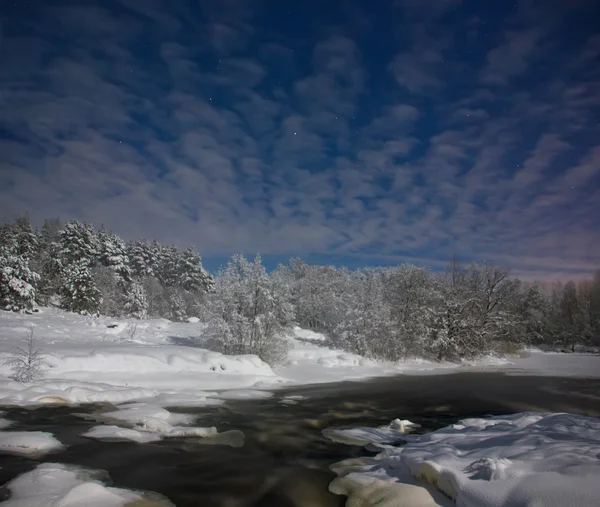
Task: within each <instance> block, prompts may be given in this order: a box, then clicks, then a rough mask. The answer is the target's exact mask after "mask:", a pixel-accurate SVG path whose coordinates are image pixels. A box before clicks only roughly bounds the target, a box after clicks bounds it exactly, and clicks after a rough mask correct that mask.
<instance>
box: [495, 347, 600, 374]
mask: <svg viewBox="0 0 600 507" xmlns="http://www.w3.org/2000/svg"><path fill="white" fill-rule="evenodd" d="M511 363H512V364H510V365H507V366H506V367H505V368H503V369H504V370H505V371H507V372H508V373H513V374H519V375H523V374H525V375H549V376H554V377H587V378H594V377H598V376H599V375H600V354H577V353H574V354H572V353H568V354H564V353H558V352H542V351H541V350H539V349H529V350H527V351H525V353H524V354H523V356H522V357H517V358H513V359H511Z"/></svg>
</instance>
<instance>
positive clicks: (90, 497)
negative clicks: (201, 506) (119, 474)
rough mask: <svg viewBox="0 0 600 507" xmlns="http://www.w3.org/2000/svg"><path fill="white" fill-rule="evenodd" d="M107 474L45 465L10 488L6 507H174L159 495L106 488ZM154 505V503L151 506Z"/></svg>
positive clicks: (22, 476)
mask: <svg viewBox="0 0 600 507" xmlns="http://www.w3.org/2000/svg"><path fill="white" fill-rule="evenodd" d="M104 475H105V474H103V473H101V472H100V473H99V472H94V471H92V470H86V469H83V468H79V467H73V466H67V465H61V464H59V463H43V464H41V465H39V466H38V467H37V468H36V469H35V470H33V471H31V472H28V473H25V474H23V475H20V476H19V477H17V478H16V479H14V480H12V481H11V482H9V483H8V484H7V487H8V489H9V490H10V492H11V494H12V498H11V499H10V500H7V501H5V502H2V505H3V506H6V507H48V506H49V505H56V506H59V505H60V506H64V507H67V506H69V507H122V506H125V505H129V504H131V505H133V504H134V503H135V502H139V505H143V501H144V500H147V501H148V503H147V505H152V506H153V507H161V506H164V507H173V504H172V503H171V502H169V501H168V500H166V499H164V498H162V497H160V496H159V495H156V494H145V493H138V492H133V491H128V490H126V489H120V488H112V487H108V486H104V485H103V484H102V482H100V480H99V478H101V477H102V478H104ZM150 501H152V503H150Z"/></svg>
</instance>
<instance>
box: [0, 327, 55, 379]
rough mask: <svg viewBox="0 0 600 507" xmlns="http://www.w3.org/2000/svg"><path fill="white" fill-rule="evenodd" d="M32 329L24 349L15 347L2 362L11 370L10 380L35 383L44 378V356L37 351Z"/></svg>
mask: <svg viewBox="0 0 600 507" xmlns="http://www.w3.org/2000/svg"><path fill="white" fill-rule="evenodd" d="M33 333H34V330H33V327H32V328H31V329H30V331H29V336H28V338H27V343H26V345H25V347H17V348H16V349H14V350H13V351H12V352H11V354H10V356H8V357H7V358H6V359H5V360H4V361H3V363H4V365H5V366H8V367H9V368H10V369H11V375H10V378H12V379H13V380H15V381H17V382H25V383H29V382H36V381H38V380H41V379H42V378H43V377H44V373H45V371H46V368H47V367H48V365H47V363H46V361H45V360H44V355H43V354H42V352H41V351H40V350H39V349H38V347H37V344H36V341H35V338H34V336H33Z"/></svg>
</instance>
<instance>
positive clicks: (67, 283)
mask: <svg viewBox="0 0 600 507" xmlns="http://www.w3.org/2000/svg"><path fill="white" fill-rule="evenodd" d="M60 297H61V307H62V308H64V309H65V310H69V311H71V312H76V313H81V314H82V315H97V314H98V312H99V310H100V307H101V305H102V294H101V293H100V290H98V287H96V284H95V283H94V278H93V277H92V273H91V271H90V268H89V267H88V266H87V264H86V261H82V262H75V263H72V264H69V265H68V266H66V267H65V268H64V270H63V273H62V284H61V288H60Z"/></svg>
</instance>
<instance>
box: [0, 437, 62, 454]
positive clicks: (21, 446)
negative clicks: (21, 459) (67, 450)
mask: <svg viewBox="0 0 600 507" xmlns="http://www.w3.org/2000/svg"><path fill="white" fill-rule="evenodd" d="M62 448H63V445H62V444H61V443H60V442H59V441H58V440H57V439H56V438H54V436H53V435H52V434H51V433H46V432H44V431H0V454H19V455H23V456H32V455H34V456H40V455H42V454H46V453H48V452H52V451H56V450H58V449H62Z"/></svg>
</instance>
